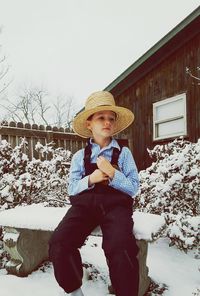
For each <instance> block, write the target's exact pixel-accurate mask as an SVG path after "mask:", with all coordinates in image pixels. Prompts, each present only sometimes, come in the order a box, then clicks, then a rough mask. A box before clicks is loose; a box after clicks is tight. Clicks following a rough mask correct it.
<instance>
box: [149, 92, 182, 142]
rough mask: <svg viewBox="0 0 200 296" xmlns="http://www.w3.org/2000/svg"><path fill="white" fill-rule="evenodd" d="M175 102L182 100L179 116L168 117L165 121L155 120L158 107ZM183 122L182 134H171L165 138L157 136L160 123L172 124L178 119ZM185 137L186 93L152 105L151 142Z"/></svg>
mask: <svg viewBox="0 0 200 296" xmlns="http://www.w3.org/2000/svg"><path fill="white" fill-rule="evenodd" d="M177 100H182V101H183V107H184V108H183V114H180V115H179V116H176V117H168V118H165V119H160V120H157V119H156V110H157V108H158V107H159V106H162V105H165V104H169V103H171V102H175V101H177ZM182 118H183V120H184V130H183V132H178V133H173V134H169V135H165V136H160V137H159V136H158V127H159V124H161V123H167V122H172V121H175V120H178V119H182ZM186 135H187V117H186V93H182V94H179V95H177V96H174V97H171V98H168V99H165V100H162V101H159V102H156V103H153V141H157V140H163V139H168V138H174V137H178V136H186Z"/></svg>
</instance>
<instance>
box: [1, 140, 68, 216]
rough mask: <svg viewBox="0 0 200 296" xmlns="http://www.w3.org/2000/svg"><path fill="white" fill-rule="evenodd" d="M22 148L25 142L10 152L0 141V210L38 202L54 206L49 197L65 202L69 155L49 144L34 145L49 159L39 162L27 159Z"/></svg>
mask: <svg viewBox="0 0 200 296" xmlns="http://www.w3.org/2000/svg"><path fill="white" fill-rule="evenodd" d="M25 149H28V143H27V142H26V141H25V140H22V141H21V143H20V144H19V145H18V146H16V147H15V148H14V149H13V148H12V147H11V145H10V144H9V143H8V142H7V141H5V140H2V141H0V209H2V210H3V209H6V208H11V207H15V206H16V205H19V204H31V203H38V202H47V204H51V205H52V203H53V205H56V202H55V201H54V202H52V198H55V199H57V200H58V201H59V200H66V198H67V179H68V174H69V166H70V160H71V152H69V151H67V150H65V149H63V148H57V149H55V148H53V146H52V143H50V144H48V145H46V146H43V145H42V144H40V143H37V145H36V147H35V149H36V150H37V151H38V152H39V154H40V155H41V157H42V158H44V159H49V160H43V161H42V160H40V159H33V160H29V159H28V157H27V155H26V154H25V153H24V152H23V151H24V150H25ZM59 205H60V206H62V205H64V204H63V203H62V204H60V203H59Z"/></svg>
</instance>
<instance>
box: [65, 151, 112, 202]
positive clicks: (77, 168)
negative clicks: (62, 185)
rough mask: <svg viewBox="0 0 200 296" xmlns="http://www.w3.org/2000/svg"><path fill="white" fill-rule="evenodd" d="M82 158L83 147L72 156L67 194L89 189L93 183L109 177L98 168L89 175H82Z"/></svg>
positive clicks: (83, 173) (83, 172)
mask: <svg viewBox="0 0 200 296" xmlns="http://www.w3.org/2000/svg"><path fill="white" fill-rule="evenodd" d="M83 158H84V150H83V149H82V150H79V151H78V152H76V153H75V154H74V156H73V157H72V161H71V166H70V172H69V179H68V194H69V196H72V195H76V194H78V193H80V192H82V191H85V190H88V189H91V188H93V187H94V184H95V183H99V182H102V181H105V180H108V179H109V177H108V176H107V175H106V174H105V173H104V172H102V171H101V170H99V169H97V170H95V171H94V172H93V173H92V174H91V175H89V176H85V177H83V176H84V175H85V168H84V162H83Z"/></svg>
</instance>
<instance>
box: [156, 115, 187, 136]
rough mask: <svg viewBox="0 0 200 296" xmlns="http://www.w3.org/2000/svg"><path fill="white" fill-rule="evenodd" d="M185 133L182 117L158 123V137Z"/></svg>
mask: <svg viewBox="0 0 200 296" xmlns="http://www.w3.org/2000/svg"><path fill="white" fill-rule="evenodd" d="M184 133H185V125H184V119H183V118H180V119H177V120H173V121H168V122H164V123H159V124H157V135H156V138H157V137H164V136H173V135H177V134H180V135H181V134H184Z"/></svg>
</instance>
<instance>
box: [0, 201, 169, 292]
mask: <svg viewBox="0 0 200 296" xmlns="http://www.w3.org/2000/svg"><path fill="white" fill-rule="evenodd" d="M69 208H70V205H68V206H66V207H64V208H58V207H45V206H44V205H43V204H33V205H29V206H18V207H16V208H14V209H10V210H4V211H1V212H0V225H1V226H2V227H3V231H4V236H3V242H4V249H5V250H6V251H7V252H8V253H9V255H10V260H9V262H8V263H7V265H6V269H7V271H8V272H9V273H11V274H15V275H18V276H27V275H28V274H30V273H31V272H32V271H33V270H35V269H36V268H37V267H38V266H39V265H40V264H41V263H42V262H43V261H45V260H48V241H49V239H50V237H51V235H52V232H53V231H54V229H55V228H56V226H57V225H58V223H59V222H60V221H61V220H62V218H63V217H64V215H65V214H66V212H67V211H68V209H69ZM133 220H134V228H133V233H134V235H135V237H136V240H137V244H138V247H139V254H138V260H139V266H140V289H139V295H141V296H142V295H143V294H144V293H145V291H146V290H147V288H148V286H149V282H150V280H149V277H148V267H147V266H146V258H147V250H148V242H151V241H154V240H155V239H157V238H158V236H159V234H160V233H161V231H162V230H164V229H165V220H164V218H163V217H161V216H159V215H154V214H147V213H141V212H138V211H136V212H134V214H133ZM91 235H99V236H100V235H101V230H100V228H99V227H97V228H96V229H95V230H94V231H93V232H92V234H91Z"/></svg>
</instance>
